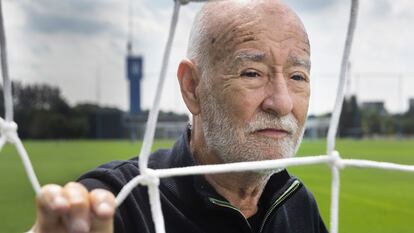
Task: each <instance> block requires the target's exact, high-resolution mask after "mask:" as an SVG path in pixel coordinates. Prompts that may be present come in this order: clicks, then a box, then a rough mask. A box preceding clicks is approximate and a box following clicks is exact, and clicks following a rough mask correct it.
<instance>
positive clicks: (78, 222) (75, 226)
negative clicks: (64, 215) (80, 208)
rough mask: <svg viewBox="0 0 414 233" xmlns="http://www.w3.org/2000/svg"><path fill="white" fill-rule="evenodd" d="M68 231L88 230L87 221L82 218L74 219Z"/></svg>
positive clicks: (81, 232)
mask: <svg viewBox="0 0 414 233" xmlns="http://www.w3.org/2000/svg"><path fill="white" fill-rule="evenodd" d="M69 228H70V233H87V232H89V223H88V222H87V221H86V220H84V219H82V218H78V219H74V220H73V221H72V224H71V225H70V227H69Z"/></svg>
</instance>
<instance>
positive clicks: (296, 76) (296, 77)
mask: <svg viewBox="0 0 414 233" xmlns="http://www.w3.org/2000/svg"><path fill="white" fill-rule="evenodd" d="M291 79H293V80H295V81H306V78H305V77H304V76H303V75H300V74H295V75H292V77H291Z"/></svg>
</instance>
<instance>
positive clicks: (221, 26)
mask: <svg viewBox="0 0 414 233" xmlns="http://www.w3.org/2000/svg"><path fill="white" fill-rule="evenodd" d="M269 27H271V28H272V29H273V30H271V33H272V35H271V36H273V37H280V40H283V39H284V37H289V36H290V35H291V34H292V33H295V34H297V35H296V36H298V37H299V38H301V39H302V41H303V43H304V50H306V52H307V53H310V51H309V50H310V49H309V41H308V37H307V34H306V31H305V28H304V26H303V24H302V22H301V20H300V19H299V17H298V16H297V15H296V14H295V13H294V12H293V11H292V10H291V9H290V8H289V7H288V6H286V5H285V4H284V3H283V2H282V1H280V0H224V1H213V2H208V3H206V4H205V5H204V7H203V8H202V9H201V10H200V12H199V13H198V14H197V16H196V19H195V21H194V24H193V27H192V30H191V34H190V40H189V46H188V50H187V56H188V58H190V59H191V60H193V61H194V62H195V63H196V64H197V66H198V67H199V68H200V69H201V71H202V72H204V71H205V70H208V69H209V68H211V67H214V65H215V64H216V63H217V62H221V60H222V59H225V57H226V55H229V53H231V51H232V50H233V49H234V47H235V46H237V45H240V44H241V43H244V42H248V41H254V40H257V39H258V37H259V36H260V35H259V34H260V32H262V31H264V30H267V29H268V28H269ZM267 33H268V32H267Z"/></svg>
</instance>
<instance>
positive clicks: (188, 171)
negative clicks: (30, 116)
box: [0, 0, 414, 233]
mask: <svg viewBox="0 0 414 233" xmlns="http://www.w3.org/2000/svg"><path fill="white" fill-rule="evenodd" d="M191 1H193V2H201V1H203V0H176V1H175V3H174V11H173V16H172V20H171V25H170V31H169V35H168V40H167V44H166V47H165V52H164V56H163V60H162V65H161V72H160V77H159V82H158V86H157V91H156V96H155V98H154V103H153V107H152V109H151V111H150V114H149V118H148V122H147V126H146V130H145V135H144V141H143V146H142V148H141V152H140V155H139V167H140V175H139V176H137V177H135V178H134V179H132V180H131V181H130V182H128V183H127V184H126V185H125V186H124V187H123V188H122V190H121V191H120V193H119V194H118V196H117V197H116V204H117V206H119V205H121V204H122V202H123V201H124V200H125V198H126V197H127V196H128V195H129V194H130V192H131V191H132V190H133V189H134V188H135V187H136V186H138V185H146V186H148V193H149V197H150V204H151V212H152V218H153V221H154V225H155V230H156V232H157V233H165V226H164V218H163V214H162V210H161V200H160V192H159V188H158V186H159V183H160V178H165V177H173V176H186V175H201V174H212V173H223V172H240V171H251V170H264V169H277V168H285V167H290V166H303V165H312V164H328V165H329V166H330V167H331V172H332V186H331V187H332V190H331V217H330V232H331V233H338V219H339V218H338V217H339V216H338V213H339V193H340V169H343V168H345V167H361V168H377V169H385V170H398V171H405V172H414V165H402V164H396V163H388V162H378V161H370V160H358V159H342V158H341V157H340V154H339V152H338V151H336V150H335V139H336V134H337V128H338V123H339V117H340V115H341V109H342V103H343V100H344V96H345V89H346V87H345V86H346V79H347V76H346V73H347V64H348V61H349V56H350V53H351V47H352V40H353V35H354V31H355V27H356V22H357V13H358V3H359V1H358V0H351V11H350V19H349V24H348V33H347V38H346V42H345V47H344V51H343V56H342V63H341V68H340V77H339V85H338V89H337V97H336V102H335V108H334V110H333V114H332V117H331V122H330V127H329V131H328V138H327V142H328V143H327V153H326V155H317V156H306V157H302V158H287V159H278V160H269V161H254V162H240V163H231V164H219V165H201V166H192V167H184V168H170V169H157V170H153V169H150V168H148V166H147V163H148V159H149V155H150V151H151V147H152V144H153V141H154V133H155V128H156V124H157V118H158V113H159V109H160V99H161V94H162V90H163V86H164V81H165V77H166V71H167V68H168V59H169V56H170V51H171V47H172V43H173V39H174V34H175V29H176V26H177V22H178V18H179V11H180V7H181V5H185V4H187V3H189V2H191ZM1 3H2V2H1V0H0V21H1V22H0V52H1V53H0V55H1V68H2V76H3V88H4V100H5V119H3V118H0V134H1V135H0V150H1V149H2V148H3V146H4V145H5V144H6V143H11V144H13V145H14V146H15V147H16V150H17V152H18V154H19V156H20V158H21V160H22V162H23V165H24V168H25V171H26V173H27V176H28V178H29V180H30V182H31V184H32V187H33V189H34V191H35V192H36V193H38V192H39V191H40V184H39V181H38V179H37V177H36V174H35V172H34V170H33V167H32V165H31V162H30V159H29V156H28V154H27V151H26V149H25V148H24V146H23V143H22V141H21V140H20V138H19V136H18V134H17V124H16V123H15V122H14V121H13V101H12V94H11V82H10V79H9V73H8V65H7V46H6V38H5V32H4V23H3V14H2V4H1Z"/></svg>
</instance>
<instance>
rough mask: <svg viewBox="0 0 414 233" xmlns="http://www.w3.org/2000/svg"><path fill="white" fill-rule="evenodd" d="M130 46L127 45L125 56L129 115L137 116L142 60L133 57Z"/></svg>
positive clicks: (139, 57)
mask: <svg viewBox="0 0 414 233" xmlns="http://www.w3.org/2000/svg"><path fill="white" fill-rule="evenodd" d="M131 47H132V46H131V45H130V43H128V55H127V58H126V59H127V60H126V62H127V64H126V65H127V67H126V69H127V78H128V81H129V113H130V114H131V115H138V114H139V113H141V79H142V63H143V58H142V56H139V55H133V54H132V52H131V51H130V50H131Z"/></svg>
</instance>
